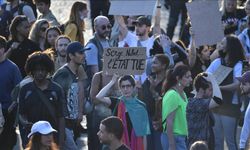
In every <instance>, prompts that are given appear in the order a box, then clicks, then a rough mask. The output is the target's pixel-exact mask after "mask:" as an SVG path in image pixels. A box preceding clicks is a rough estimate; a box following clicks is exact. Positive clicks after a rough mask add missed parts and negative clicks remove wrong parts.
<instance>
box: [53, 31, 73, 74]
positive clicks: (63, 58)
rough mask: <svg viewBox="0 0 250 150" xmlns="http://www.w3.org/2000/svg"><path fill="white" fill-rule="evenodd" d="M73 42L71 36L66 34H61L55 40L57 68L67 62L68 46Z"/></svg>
mask: <svg viewBox="0 0 250 150" xmlns="http://www.w3.org/2000/svg"><path fill="white" fill-rule="evenodd" d="M70 42H71V40H70V38H69V37H68V36H65V35H60V36H58V37H57V39H56V41H55V50H56V53H57V57H56V59H55V62H54V63H55V70H58V69H59V68H60V67H62V66H63V65H65V64H66V63H67V51H66V49H67V46H68V45H69V43H70Z"/></svg>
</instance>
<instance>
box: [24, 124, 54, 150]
mask: <svg viewBox="0 0 250 150" xmlns="http://www.w3.org/2000/svg"><path fill="white" fill-rule="evenodd" d="M54 132H57V131H56V130H55V129H53V128H52V126H51V125H50V123H49V122H48V121H38V122H36V123H34V124H33V125H32V128H31V132H30V133H29V135H28V137H29V138H30V140H29V143H28V145H27V147H26V148H25V150H42V149H49V150H59V149H58V147H57V144H56V143H55V142H54V136H53V133H54Z"/></svg>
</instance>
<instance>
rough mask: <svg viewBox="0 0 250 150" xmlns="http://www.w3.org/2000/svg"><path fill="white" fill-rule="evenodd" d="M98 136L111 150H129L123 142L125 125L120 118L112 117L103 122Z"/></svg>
mask: <svg viewBox="0 0 250 150" xmlns="http://www.w3.org/2000/svg"><path fill="white" fill-rule="evenodd" d="M97 135H98V137H99V140H100V143H102V144H106V145H107V146H108V148H109V150H129V148H128V147H127V146H126V145H124V144H123V143H122V141H121V140H122V135H123V124H122V121H121V119H119V118H118V117H115V116H110V117H108V118H106V119H104V120H102V121H101V124H100V128H99V132H98V133H97Z"/></svg>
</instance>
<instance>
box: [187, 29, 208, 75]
mask: <svg viewBox="0 0 250 150" xmlns="http://www.w3.org/2000/svg"><path fill="white" fill-rule="evenodd" d="M210 54H211V51H210V47H209V46H208V45H203V46H199V47H196V45H195V35H194V34H192V42H191V48H190V50H189V55H188V57H189V58H188V62H189V66H190V68H191V73H192V78H195V77H196V75H197V74H199V73H201V72H204V71H206V70H207V68H208V66H209V65H210Z"/></svg>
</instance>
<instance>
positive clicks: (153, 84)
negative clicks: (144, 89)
mask: <svg viewBox="0 0 250 150" xmlns="http://www.w3.org/2000/svg"><path fill="white" fill-rule="evenodd" d="M148 81H149V82H150V91H151V92H153V91H155V87H156V86H157V85H158V83H159V82H158V81H157V80H156V79H154V78H153V77H152V76H149V77H148Z"/></svg>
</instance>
